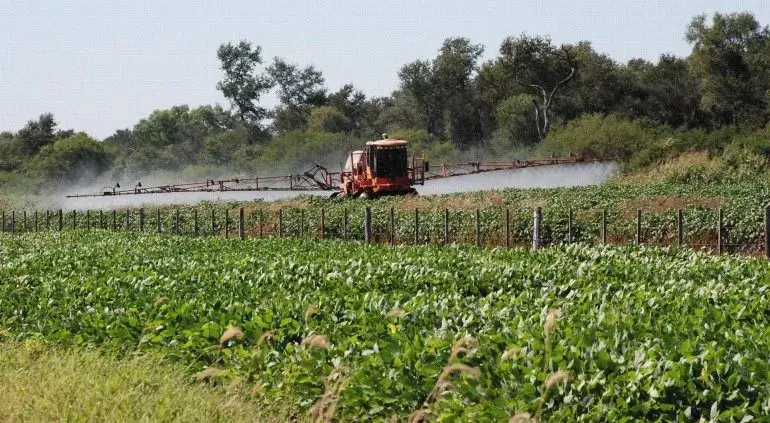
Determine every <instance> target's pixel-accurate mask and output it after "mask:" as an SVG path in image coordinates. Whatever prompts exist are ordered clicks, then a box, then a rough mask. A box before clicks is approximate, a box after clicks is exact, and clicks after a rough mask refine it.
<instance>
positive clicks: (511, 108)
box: [495, 94, 537, 147]
mask: <svg viewBox="0 0 770 423" xmlns="http://www.w3.org/2000/svg"><path fill="white" fill-rule="evenodd" d="M532 100H533V97H532V96H531V95H529V94H518V95H515V96H512V97H511V98H509V99H508V100H505V101H504V102H502V103H500V104H499V105H498V106H497V108H496V109H495V116H496V118H497V122H498V124H499V126H498V130H497V133H496V137H495V138H496V139H497V141H498V142H502V141H505V143H504V145H507V146H509V147H515V146H522V145H531V144H532V143H534V142H535V141H537V129H536V128H535V125H534V123H533V122H532V119H530V115H531V111H532Z"/></svg>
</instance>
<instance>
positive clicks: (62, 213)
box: [59, 209, 64, 232]
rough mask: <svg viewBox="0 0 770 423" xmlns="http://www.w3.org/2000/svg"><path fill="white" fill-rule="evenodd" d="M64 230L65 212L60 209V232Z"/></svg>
mask: <svg viewBox="0 0 770 423" xmlns="http://www.w3.org/2000/svg"><path fill="white" fill-rule="evenodd" d="M63 229H64V210H62V209H59V231H60V232H61V231H62V230H63Z"/></svg>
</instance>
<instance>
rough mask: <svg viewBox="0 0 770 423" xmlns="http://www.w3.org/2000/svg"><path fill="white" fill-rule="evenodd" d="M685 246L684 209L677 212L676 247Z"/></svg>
mask: <svg viewBox="0 0 770 423" xmlns="http://www.w3.org/2000/svg"><path fill="white" fill-rule="evenodd" d="M683 244H684V213H683V212H682V209H679V210H677V212H676V246H677V247H680V248H681V247H682V245H683Z"/></svg>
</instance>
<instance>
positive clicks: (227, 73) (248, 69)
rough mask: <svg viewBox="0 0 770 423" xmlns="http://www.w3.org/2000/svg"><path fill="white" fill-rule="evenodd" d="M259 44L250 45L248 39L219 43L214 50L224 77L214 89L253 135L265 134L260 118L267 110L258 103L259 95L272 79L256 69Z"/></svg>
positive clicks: (264, 135) (269, 85) (259, 50)
mask: <svg viewBox="0 0 770 423" xmlns="http://www.w3.org/2000/svg"><path fill="white" fill-rule="evenodd" d="M261 52H262V48H261V47H260V46H255V47H252V45H251V43H250V42H248V41H245V40H243V41H241V42H239V43H238V44H237V45H234V44H232V43H227V44H222V45H220V46H219V49H218V50H217V57H218V58H219V61H220V62H221V66H222V71H224V78H223V79H222V81H220V82H219V83H218V84H217V89H218V90H220V91H222V94H223V95H224V96H225V98H227V99H228V100H229V101H230V104H231V105H232V107H233V108H234V109H236V110H237V112H238V116H239V117H240V118H241V120H242V121H244V122H245V123H247V124H249V125H250V126H251V127H252V128H253V132H254V135H255V136H257V137H260V138H262V137H266V136H267V133H266V132H264V130H263V128H262V121H263V120H264V119H265V117H267V110H266V109H265V108H264V107H261V106H260V105H259V98H260V97H261V96H262V94H264V93H266V92H267V91H269V90H270V89H271V88H272V87H273V81H272V79H271V78H270V77H269V76H267V75H263V74H260V73H257V70H256V68H257V65H260V64H262V57H261Z"/></svg>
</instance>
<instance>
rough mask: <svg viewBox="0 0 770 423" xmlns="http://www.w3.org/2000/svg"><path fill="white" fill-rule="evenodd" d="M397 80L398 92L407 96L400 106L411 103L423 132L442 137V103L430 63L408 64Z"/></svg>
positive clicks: (417, 62) (419, 61)
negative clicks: (398, 80) (423, 129)
mask: <svg viewBox="0 0 770 423" xmlns="http://www.w3.org/2000/svg"><path fill="white" fill-rule="evenodd" d="M398 78H399V79H400V80H401V84H400V91H402V92H403V93H404V94H406V95H407V96H409V99H404V100H406V101H403V102H402V103H401V104H409V103H413V104H414V107H415V115H416V116H417V117H418V118H419V120H420V121H421V122H422V124H423V127H424V128H425V130H426V131H428V133H429V134H434V135H438V136H441V135H443V134H444V124H443V113H444V103H443V97H442V96H441V93H440V92H439V90H438V82H437V81H436V77H435V74H434V72H433V66H432V65H431V63H430V62H429V61H427V60H415V61H414V62H412V63H408V64H406V65H404V66H403V67H401V70H400V71H399V72H398ZM409 100H412V101H409Z"/></svg>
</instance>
